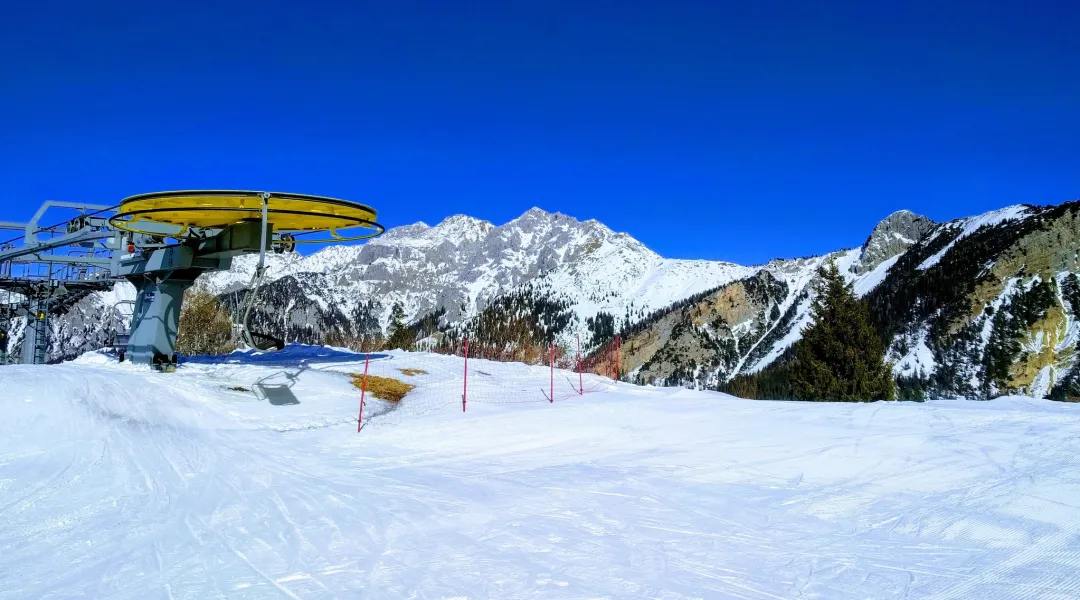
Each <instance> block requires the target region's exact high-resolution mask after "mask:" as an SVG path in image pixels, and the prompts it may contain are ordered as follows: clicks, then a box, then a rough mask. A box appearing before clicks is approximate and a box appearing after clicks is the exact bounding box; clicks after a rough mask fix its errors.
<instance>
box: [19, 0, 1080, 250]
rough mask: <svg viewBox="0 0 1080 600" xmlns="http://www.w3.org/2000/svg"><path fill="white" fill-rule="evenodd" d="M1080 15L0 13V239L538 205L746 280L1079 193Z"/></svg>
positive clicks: (1076, 9) (713, 7)
mask: <svg viewBox="0 0 1080 600" xmlns="http://www.w3.org/2000/svg"><path fill="white" fill-rule="evenodd" d="M1078 32H1080V2H1076V1H1075V0H1069V1H1062V2H1057V3H1053V2H1039V1H1030V2H1019V1H1017V2H997V3H995V2H992V1H991V2H985V1H980V2H948V1H942V0H934V1H932V2H923V1H919V0H916V1H907V0H905V1H891V0H886V1H882V2H868V1H865V0H858V1H850V2H828V1H825V2H790V3H777V2H737V3H728V2H723V1H721V0H702V1H698V2H687V1H678V0H669V1H663V2H661V1H633V0H621V1H619V0H605V1H600V0H593V1H589V0H577V1H573V2H562V1H555V0H549V1H543V0H538V1H536V2H515V1H513V0H509V1H498V2H496V1H492V2H483V1H475V2H459V1H456V0H438V1H431V2H408V1H400V2H399V1H384V2H362V1H358V2H341V3H321V2H314V1H307V0H305V1H297V0H292V1H289V2H279V1H275V0H263V1H261V2H251V3H231V2H224V1H223V2H209V3H204V2H186V1H185V2H168V3H165V2H145V1H140V2H132V3H120V2H19V3H14V2H9V3H7V4H6V5H5V6H4V10H3V15H2V18H0V56H2V57H3V58H2V59H0V184H2V186H3V188H2V195H0V219H8V220H14V219H19V218H25V217H27V216H29V214H30V213H31V212H32V210H33V208H34V207H35V206H36V205H37V204H38V203H39V202H41V201H43V200H46V199H82V200H86V201H93V202H101V203H109V204H113V203H115V202H117V201H119V199H121V198H123V197H125V196H128V195H131V194H135V193H141V192H147V191H157V190H166V189H186V188H245V189H271V190H282V191H297V192H307V193H314V194H323V195H330V196H338V197H342V198H347V199H353V200H357V201H362V202H366V203H369V204H371V205H373V206H375V207H376V208H377V209H379V211H380V213H381V220H383V221H384V222H385V223H386V224H387V225H391V226H392V225H400V224H404V223H410V222H414V221H418V220H423V221H427V222H429V223H435V222H438V221H439V220H441V219H442V218H443V217H445V216H447V215H450V214H454V213H467V214H471V215H474V216H477V217H481V218H484V219H488V220H491V221H494V222H495V223H502V222H505V221H506V220H509V219H511V218H513V217H514V216H517V215H518V214H520V213H521V212H523V211H525V210H526V209H528V208H529V207H531V206H534V205H536V206H540V207H542V208H544V209H547V210H551V211H561V212H564V213H567V214H570V215H573V216H576V217H579V218H583V219H584V218H597V219H599V220H601V221H603V222H605V223H607V224H608V225H609V226H611V227H612V228H614V229H616V230H620V231H628V232H630V233H631V234H632V235H634V236H636V237H637V238H638V239H640V240H642V241H643V242H645V243H646V244H648V245H649V246H651V247H652V248H654V249H655V250H657V251H659V252H660V253H662V254H664V255H666V256H672V257H686V258H712V259H724V260H732V261H736V262H741V263H747V264H749V263H758V262H762V261H765V260H767V259H769V258H772V257H774V256H798V255H806V254H813V253H821V252H824V251H828V250H832V249H835V248H837V247H840V246H855V245H858V244H860V243H861V242H862V241H863V239H864V238H865V236H866V235H867V234H868V232H869V230H870V228H871V227H872V226H873V224H874V223H875V222H876V221H877V220H879V219H880V218H882V217H884V216H885V215H887V214H888V213H890V212H892V211H894V210H898V209H901V208H908V209H911V210H914V211H916V212H920V213H923V214H926V215H928V216H930V217H932V218H934V219H937V220H943V219H949V218H954V217H959V216H966V215H969V214H974V213H978V212H982V211H985V210H989V209H992V208H997V207H1000V206H1003V205H1007V204H1012V203H1018V202H1026V203H1035V204H1052V203H1060V202H1063V201H1066V200H1070V199H1075V198H1077V197H1080V41H1078V40H1080V33H1078Z"/></svg>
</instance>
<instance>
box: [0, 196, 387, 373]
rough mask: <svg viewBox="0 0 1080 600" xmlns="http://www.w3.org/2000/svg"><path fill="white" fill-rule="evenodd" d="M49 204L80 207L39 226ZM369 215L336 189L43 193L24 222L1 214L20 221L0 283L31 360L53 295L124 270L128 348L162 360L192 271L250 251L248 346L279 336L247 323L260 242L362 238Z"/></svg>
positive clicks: (2, 259) (4, 255) (137, 357)
mask: <svg viewBox="0 0 1080 600" xmlns="http://www.w3.org/2000/svg"><path fill="white" fill-rule="evenodd" d="M49 208H66V209H74V210H77V211H79V212H80V214H79V216H77V217H75V218H74V219H71V220H69V221H67V222H66V223H62V224H61V225H58V226H53V227H44V228H43V227H40V226H39V225H38V221H39V220H40V218H41V217H42V215H43V214H44V213H45V211H46V210H47V209H49ZM376 216H377V215H376V212H375V210H374V209H372V208H370V207H368V206H364V205H362V204H358V203H355V202H349V201H345V200H338V199H336V198H327V197H323V196H311V195H305V194H288V193H278V192H251V191H232V190H227V191H218V190H211V191H179V192H157V193H152V194H141V195H138V196H132V197H130V198H127V199H125V200H123V201H121V202H120V204H118V205H117V206H112V207H102V206H94V205H88V204H79V203H65V202H47V203H45V205H43V206H42V207H41V209H39V211H38V212H37V214H35V216H34V218H33V219H32V220H31V221H30V222H29V223H25V224H23V223H5V222H0V229H4V228H6V229H22V230H23V231H24V235H23V236H20V237H19V238H16V239H15V240H9V242H16V241H19V240H20V239H21V240H22V243H21V244H20V245H18V246H16V245H14V244H12V243H8V244H7V245H0V290H7V291H8V293H9V295H10V293H12V292H14V293H16V294H20V296H21V298H22V300H21V302H22V303H23V304H24V305H25V316H26V322H27V329H26V331H25V332H24V337H23V352H22V360H23V362H28V363H36V362H44V361H45V353H46V347H47V333H48V318H49V311H50V309H52V310H53V311H54V312H56V311H57V309H56V306H57V303H60V304H61V305H62V304H65V303H64V301H63V300H57V299H58V298H68V299H70V298H73V297H74V296H72V290H73V289H75V290H84V291H85V290H93V289H107V288H108V287H110V286H112V285H114V284H115V282H117V281H119V280H127V281H129V282H131V283H132V284H133V285H134V286H135V289H136V299H135V306H134V311H133V313H132V322H131V331H130V336H129V337H128V339H127V346H126V355H127V357H129V358H130V359H131V360H132V361H133V362H137V363H142V364H151V365H155V366H158V367H160V368H170V367H171V366H173V365H175V364H176V360H177V357H176V353H175V348H176V334H177V331H178V328H179V322H180V309H181V307H182V304H183V296H184V291H185V290H187V289H188V288H189V287H191V286H192V285H193V284H194V283H195V280H196V278H197V277H198V276H199V275H201V274H203V273H206V272H210V271H220V270H225V269H228V268H229V267H230V266H231V265H232V259H233V258H235V257H236V256H239V255H242V254H258V255H259V261H258V264H257V266H256V268H255V272H254V274H253V276H252V279H251V282H250V285H249V290H248V294H247V298H246V300H245V303H244V306H243V307H242V310H241V312H240V315H241V318H240V323H239V324H238V325H239V328H240V331H241V335H242V338H243V340H244V342H245V343H246V344H247V345H248V346H250V347H253V348H259V349H264V350H266V349H271V348H275V347H277V348H280V347H281V346H283V344H284V342H283V341H282V340H279V339H277V338H275V337H273V336H271V335H269V334H266V333H262V332H258V331H256V330H254V329H253V328H252V327H251V325H250V319H251V310H252V308H253V306H254V304H255V300H256V297H257V294H258V291H259V288H260V287H261V285H262V283H263V280H264V278H265V275H266V252H267V251H268V250H273V251H276V252H285V251H290V250H293V249H294V248H295V246H296V244H305V243H306V244H312V243H321V244H327V243H337V242H346V241H355V240H364V239H370V238H373V237H376V236H378V235H381V234H382V233H383V232H384V231H385V228H384V227H383V226H382V225H380V224H379V223H377V222H376V220H375V219H376ZM61 228H62V229H63V231H60V230H61ZM73 249H74V250H75V251H73ZM42 265H44V266H42ZM58 266H59V268H58ZM35 268H36V269H37V271H36V272H35V271H34V269H35ZM31 275H34V276H31ZM20 290H21V292H20ZM24 292H25V293H24ZM87 293H88V292H87ZM10 312H12V311H9V313H10ZM15 312H18V311H15ZM17 316H18V315H17ZM0 327H4V326H3V325H0ZM8 330H9V328H8V327H5V328H4V331H5V333H6V332H7V331H8Z"/></svg>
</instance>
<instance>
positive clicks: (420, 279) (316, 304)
mask: <svg viewBox="0 0 1080 600" xmlns="http://www.w3.org/2000/svg"><path fill="white" fill-rule="evenodd" d="M1078 211H1080V202H1072V203H1066V204H1061V205H1057V206H1046V207H1038V206H1032V205H1016V206H1010V207H1006V208H1003V209H1000V210H996V211H992V212H989V213H986V214H983V215H977V216H974V217H970V218H965V219H958V220H954V221H949V222H944V223H935V222H933V221H931V220H930V219H928V218H926V217H923V216H920V215H916V214H914V213H911V212H910V211H899V212H896V213H893V214H892V215H889V216H888V217H886V218H885V219H884V220H882V221H881V222H879V223H878V224H877V225H876V226H874V227H873V228H872V229H871V231H870V233H869V235H868V237H867V239H866V242H865V243H864V244H863V245H862V246H860V247H858V248H850V249H841V250H837V251H835V252H831V253H829V254H826V255H823V256H813V257H804V258H795V259H778V260H773V261H770V262H769V263H767V264H764V265H757V266H742V265H737V264H733V263H728V262H722V261H707V260H679V259H668V258H663V257H661V256H660V255H658V254H657V253H655V252H653V251H652V250H650V249H649V248H647V247H646V246H645V245H643V244H642V243H641V242H639V241H637V240H636V239H634V238H633V237H631V236H629V235H628V234H625V233H617V232H614V231H612V230H611V229H609V228H608V227H606V226H605V225H603V224H602V223H600V222H598V221H595V220H588V221H578V220H577V219H574V218H573V217H570V216H567V215H563V214H558V213H554V214H553V213H549V212H545V211H543V210H540V209H538V208H533V209H530V210H529V211H527V212H525V213H524V214H523V215H521V216H520V217H518V218H516V219H514V220H512V221H510V222H508V223H506V224H504V225H500V226H496V225H494V224H492V223H489V222H487V221H483V220H480V219H475V218H472V217H469V216H466V215H454V216H451V217H448V218H446V219H445V220H443V221H442V222H441V223H439V224H437V225H435V226H430V225H427V224H425V223H415V224H412V225H406V226H402V227H397V228H393V229H390V230H389V231H387V232H386V234H385V235H383V236H382V237H380V238H377V239H374V240H371V241H369V242H367V243H366V244H363V245H340V246H330V247H326V248H324V249H322V250H320V251H318V252H315V253H313V254H311V255H308V256H302V255H299V254H295V253H286V254H282V255H271V256H270V262H269V264H270V269H271V270H270V282H269V283H268V284H267V285H266V286H265V287H264V289H263V290H262V291H261V292H260V297H259V300H258V304H257V309H256V310H257V311H258V314H257V317H256V322H257V323H258V324H259V325H260V327H262V328H264V329H269V330H271V331H274V332H276V333H277V334H279V335H282V336H284V337H286V338H287V339H288V340H289V341H301V342H308V343H325V342H328V341H329V342H333V341H340V340H350V339H353V340H354V339H356V338H358V337H365V336H373V337H374V336H379V335H382V334H384V333H385V332H386V329H387V327H388V325H389V321H390V310H391V307H392V306H393V305H394V304H395V303H400V304H401V306H402V307H403V308H404V312H405V315H406V320H408V321H409V322H411V323H415V324H420V323H426V324H428V327H427V328H418V329H417V330H418V332H419V334H420V336H421V337H425V336H426V338H425V339H426V340H427V341H428V342H429V343H437V340H438V338H440V336H443V335H449V336H453V335H455V334H456V335H464V334H466V333H471V334H472V335H479V336H485V335H486V336H488V337H492V336H493V334H492V331H494V329H493V328H492V325H491V324H492V323H510V322H515V320H518V321H522V322H523V323H525V325H524V326H523V327H524V330H527V331H528V332H529V339H531V340H532V341H534V342H538V341H543V340H554V341H556V342H558V343H559V344H561V345H563V346H566V347H571V344H572V342H573V341H575V340H576V339H577V338H580V339H581V341H582V343H583V345H584V346H585V350H586V351H587V352H588V351H590V350H593V349H595V348H597V347H599V346H601V345H602V344H604V343H606V342H607V341H609V340H610V339H611V337H612V336H613V335H615V334H619V335H620V337H621V340H622V347H623V349H624V350H623V351H622V352H621V356H620V360H621V362H622V365H621V367H622V368H621V371H622V372H624V373H626V374H627V377H628V378H630V379H632V380H635V381H638V382H642V383H655V384H667V385H688V386H695V387H708V388H715V387H719V386H722V385H724V384H725V382H729V381H731V380H733V379H734V378H737V377H740V376H741V377H747V376H755V377H765V378H767V377H769V376H770V373H771V372H773V371H776V370H777V369H778V366H779V365H782V364H783V363H784V362H785V361H786V360H787V359H788V358H789V356H790V352H789V350H790V348H791V346H792V344H794V343H795V342H796V341H797V340H798V339H799V337H800V332H801V330H802V329H803V328H804V327H806V326H807V325H808V324H809V322H810V311H809V307H810V304H811V302H812V299H813V297H814V285H813V284H814V281H815V278H816V272H817V270H818V268H819V267H821V266H822V265H824V264H826V263H827V262H830V261H831V262H833V263H835V264H836V265H837V267H838V268H839V269H840V271H841V272H842V273H843V274H844V276H845V277H846V278H847V279H848V280H849V281H850V282H851V283H852V285H853V289H854V291H855V292H856V294H858V295H859V296H861V297H864V298H866V300H867V302H868V303H869V305H870V308H871V314H872V317H873V319H874V321H875V325H876V326H877V328H878V330H879V331H880V333H881V335H882V336H883V338H885V339H886V340H887V343H888V348H889V359H890V360H892V361H893V363H894V371H895V373H896V374H897V376H898V378H900V379H901V380H902V381H903V382H904V385H906V386H907V387H906V388H905V387H904V386H903V385H902V386H901V387H902V389H909V390H917V391H918V393H920V394H929V395H932V396H966V397H990V396H993V395H996V394H1000V393H1006V392H1014V393H1016V392H1019V393H1026V394H1030V395H1033V396H1038V397H1043V396H1046V395H1048V394H1053V393H1056V394H1057V395H1059V396H1060V395H1062V394H1065V395H1069V394H1072V393H1074V392H1073V391H1070V390H1073V389H1074V387H1075V385H1076V379H1077V371H1078V368H1077V366H1076V363H1077V361H1076V357H1075V351H1076V346H1077V341H1078V339H1080V325H1078V320H1077V317H1078V316H1080V285H1078V283H1077V273H1078V272H1080V266H1078V256H1077V249H1078V248H1080V220H1078V219H1080V216H1078ZM254 265H255V257H253V256H244V257H240V258H238V259H236V260H235V261H234V265H233V268H232V269H231V270H229V271H224V272H219V273H212V274H208V275H206V276H204V277H203V278H202V279H201V281H200V282H199V285H200V286H202V287H203V288H204V289H207V290H209V291H211V292H212V293H214V294H217V295H219V296H220V297H222V298H223V299H224V300H225V301H226V304H228V305H229V306H232V307H235V306H237V305H238V304H239V303H240V302H241V301H242V299H243V298H244V295H245V294H246V293H247V291H246V287H245V286H246V285H247V282H248V281H249V279H250V276H251V272H252V270H253V269H254ZM133 297H134V292H133V290H132V289H130V286H128V285H127V284H118V285H117V287H116V289H114V290H113V291H112V292H109V293H100V294H92V295H91V296H89V297H87V298H84V299H83V300H81V301H80V302H78V303H77V304H75V305H74V306H73V307H72V308H71V309H70V310H68V312H67V313H66V314H65V315H64V316H62V317H59V318H57V319H54V321H53V334H54V335H53V344H52V347H51V348H50V357H51V358H52V359H54V360H59V359H63V358H67V357H71V356H74V355H77V354H79V353H81V352H83V351H85V350H88V349H91V348H94V347H97V346H100V345H101V344H102V343H103V341H104V340H105V339H107V338H109V337H110V336H111V335H112V333H113V332H114V331H115V330H116V329H120V328H123V327H124V326H125V325H124V322H123V321H124V319H123V315H122V314H120V313H122V312H123V311H122V309H118V306H119V305H118V304H117V303H118V302H119V301H121V300H124V299H130V298H133ZM485 328H486V329H485ZM421 329H423V330H421ZM498 329H499V331H503V330H504V329H505V330H509V328H503V327H500V328H498ZM491 341H493V342H505V341H506V340H502V339H500V338H498V337H497V336H496V337H493V338H492V340H491ZM1055 390H1056V392H1055Z"/></svg>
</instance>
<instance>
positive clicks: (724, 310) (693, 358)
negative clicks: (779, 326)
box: [620, 270, 788, 387]
mask: <svg viewBox="0 0 1080 600" xmlns="http://www.w3.org/2000/svg"><path fill="white" fill-rule="evenodd" d="M787 295H788V286H787V284H785V283H784V282H782V281H780V280H778V279H777V278H776V277H774V276H773V275H772V274H771V273H770V272H768V271H764V270H762V271H759V272H758V273H756V274H754V275H753V276H751V277H748V278H746V279H741V280H739V281H735V282H732V283H728V284H725V285H723V286H720V287H719V288H717V289H715V290H713V291H710V292H706V293H704V294H699V295H697V296H694V297H692V298H689V299H687V300H684V301H683V302H680V303H679V306H677V307H675V308H674V309H673V310H671V311H669V312H667V313H666V314H663V315H661V316H658V317H656V318H654V319H646V320H644V321H641V322H639V323H637V324H635V325H634V326H633V327H632V328H630V329H629V330H628V331H627V332H626V333H625V334H624V336H625V339H624V340H623V343H622V352H621V356H620V363H621V364H620V371H621V372H624V373H630V374H631V377H632V378H633V379H635V380H637V381H640V382H642V383H660V384H669V385H679V384H684V385H685V384H688V383H692V384H693V385H697V386H703V387H713V386H715V385H717V384H718V383H720V382H722V381H724V380H726V379H727V378H728V377H729V376H730V375H731V374H733V373H735V372H736V371H737V370H738V369H739V367H740V366H741V364H742V362H743V361H744V359H745V358H746V357H747V356H748V355H749V353H750V351H751V350H752V349H753V348H754V347H755V346H756V345H757V343H758V342H759V341H761V340H762V338H764V337H765V334H766V333H768V332H769V331H770V330H771V329H772V327H773V326H774V325H775V324H776V323H777V322H778V321H779V320H780V317H781V312H780V306H781V305H782V304H783V302H784V300H785V299H786V297H787Z"/></svg>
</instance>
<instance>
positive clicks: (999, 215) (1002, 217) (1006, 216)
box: [916, 204, 1028, 271]
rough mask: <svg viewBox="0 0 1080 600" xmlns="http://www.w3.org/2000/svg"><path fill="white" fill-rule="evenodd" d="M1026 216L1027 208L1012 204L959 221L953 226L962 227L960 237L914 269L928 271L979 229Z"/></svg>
mask: <svg viewBox="0 0 1080 600" xmlns="http://www.w3.org/2000/svg"><path fill="white" fill-rule="evenodd" d="M1027 214H1028V207H1027V206H1025V205H1023V204H1014V205H1013V206H1006V207H1005V208H1000V209H998V210H992V211H990V212H988V213H983V214H981V215H979V216H976V217H969V218H967V219H961V220H960V221H957V222H956V224H955V225H954V226H957V227H959V226H962V227H963V229H961V231H960V235H958V236H956V237H955V238H953V240H952V241H951V242H949V243H948V244H946V245H945V247H944V248H942V249H941V250H939V251H937V252H936V253H935V254H934V255H933V256H931V257H929V258H927V259H926V260H924V261H923V262H922V263H920V264H919V266H918V267H916V268H917V269H919V270H922V271H925V270H926V269H929V268H930V267H933V266H934V265H936V264H938V262H940V261H941V258H942V257H943V256H945V254H946V253H947V252H948V251H949V250H951V249H952V247H953V245H955V244H956V242H958V241H960V240H961V239H963V238H965V237H967V236H969V235H971V234H973V233H975V232H976V231H978V230H979V228H981V227H992V226H994V225H998V224H1000V223H1004V222H1005V221H1009V220H1014V219H1022V218H1024V217H1025V216H1027Z"/></svg>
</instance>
